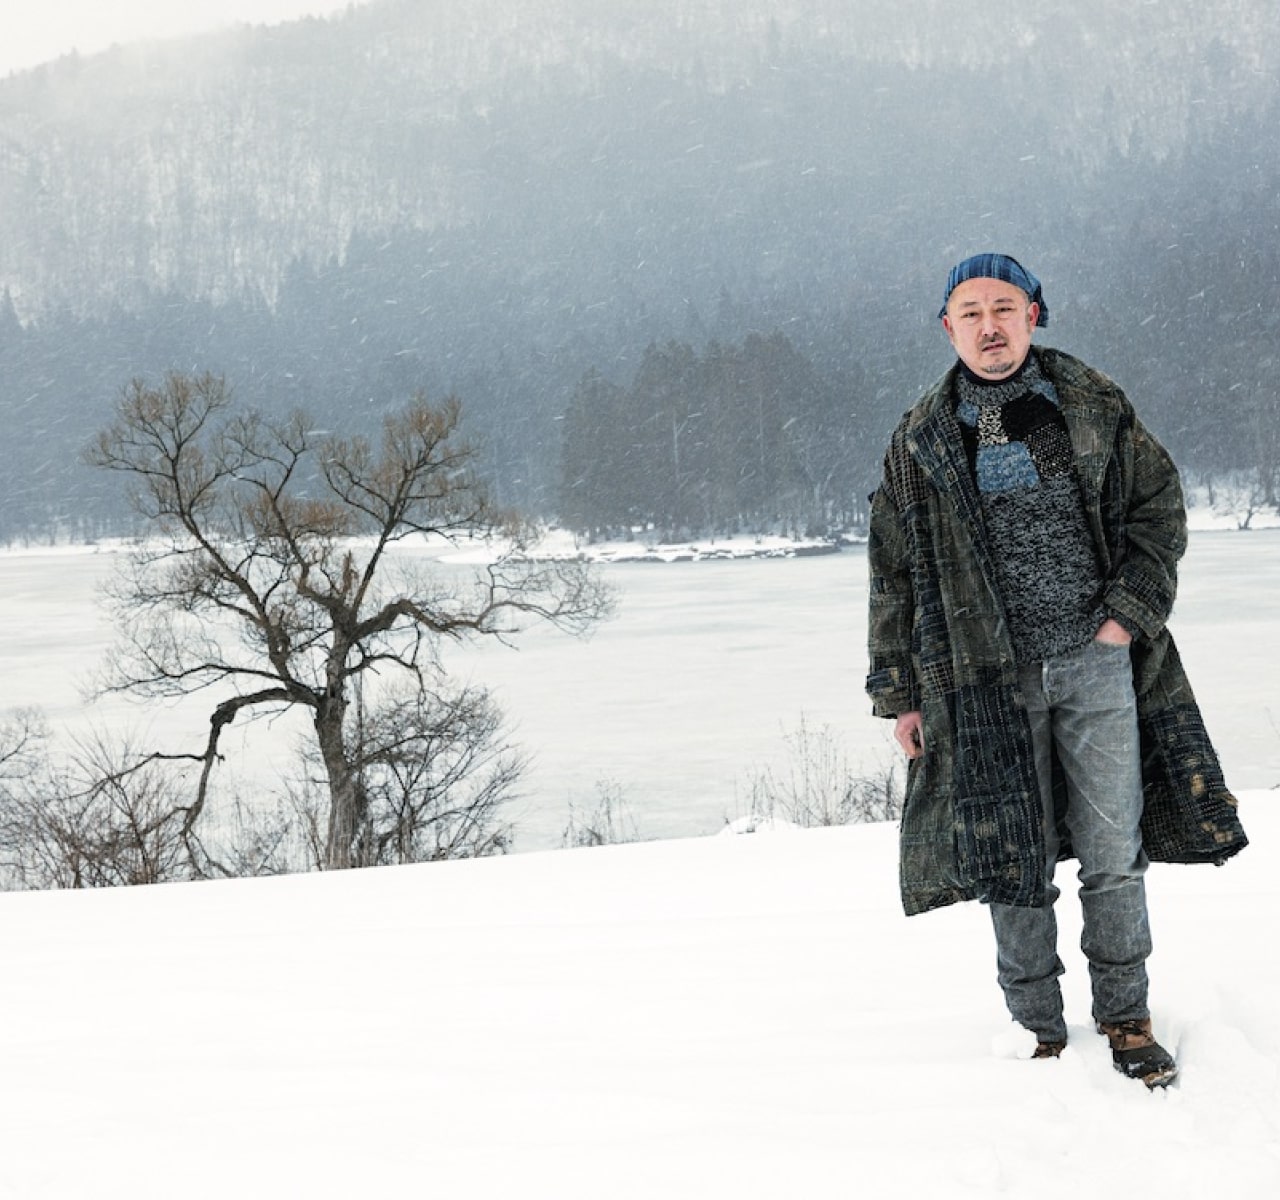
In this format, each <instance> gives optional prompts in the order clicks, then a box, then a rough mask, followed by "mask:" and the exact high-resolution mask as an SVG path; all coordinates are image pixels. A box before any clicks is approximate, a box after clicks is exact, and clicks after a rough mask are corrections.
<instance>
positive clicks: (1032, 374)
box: [956, 355, 1106, 663]
mask: <svg viewBox="0 0 1280 1200" xmlns="http://www.w3.org/2000/svg"><path fill="white" fill-rule="evenodd" d="M956 418H957V420H958V421H959V423H960V430H961V434H962V436H963V437H964V442H965V449H966V451H967V453H968V455H969V462H970V466H971V468H972V470H973V473H974V478H975V479H976V481H977V485H978V493H979V496H980V498H981V502H982V513H983V519H984V522H985V524H986V528H987V535H988V538H989V540H990V543H991V547H992V552H993V554H994V557H995V561H996V568H997V578H998V581H999V585H1000V593H1001V599H1002V600H1003V602H1004V608H1005V614H1006V616H1007V617H1008V620H1009V631H1010V634H1011V635H1012V638H1013V646H1014V651H1015V653H1016V655H1017V658H1018V661H1019V662H1021V663H1030V662H1041V661H1043V660H1044V659H1046V658H1052V657H1054V656H1055V655H1060V654H1066V653H1068V652H1069V651H1071V650H1076V649H1078V648H1079V647H1081V646H1084V645H1087V644H1088V643H1089V642H1090V641H1091V640H1092V639H1093V637H1094V635H1095V634H1096V633H1097V630H1098V627H1099V626H1100V625H1101V624H1102V622H1103V620H1104V619H1105V617H1106V614H1105V612H1104V611H1103V608H1102V605H1101V603H1100V599H1099V597H1100V596H1101V592H1102V578H1101V574H1100V571H1099V567H1098V561H1097V555H1096V553H1095V551H1094V548H1093V539H1092V537H1091V536H1090V533H1089V527H1088V524H1087V521H1086V518H1085V510H1084V503H1083V500H1082V498H1081V495H1080V486H1079V483H1078V482H1077V480H1076V476H1075V471H1074V469H1073V467H1072V461H1073V460H1072V451H1071V439H1070V436H1069V434H1068V432H1067V426H1066V422H1065V421H1064V419H1063V417H1062V412H1061V409H1060V406H1059V403H1058V397H1057V393H1056V392H1055V391H1054V387H1053V384H1052V383H1051V382H1050V381H1049V380H1048V379H1047V378H1045V376H1044V375H1043V374H1042V372H1041V371H1040V368H1039V366H1038V364H1037V363H1036V360H1035V357H1034V356H1031V355H1029V356H1028V357H1027V361H1026V362H1025V363H1024V364H1023V365H1022V367H1021V368H1020V369H1019V370H1018V371H1017V373H1016V374H1014V375H1012V376H1010V377H1009V378H1008V379H1004V380H1000V381H998V382H994V383H993V382H991V381H989V380H984V379H982V378H980V377H979V376H977V375H974V374H973V373H972V372H970V371H968V370H967V369H962V370H961V371H960V373H959V375H958V376H957V379H956Z"/></svg>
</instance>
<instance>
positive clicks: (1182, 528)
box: [1102, 417, 1187, 638]
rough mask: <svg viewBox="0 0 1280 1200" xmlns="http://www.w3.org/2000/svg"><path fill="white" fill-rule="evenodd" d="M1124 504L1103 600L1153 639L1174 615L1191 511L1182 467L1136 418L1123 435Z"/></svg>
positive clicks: (1120, 458) (1120, 457)
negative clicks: (1186, 499) (1184, 494)
mask: <svg viewBox="0 0 1280 1200" xmlns="http://www.w3.org/2000/svg"><path fill="white" fill-rule="evenodd" d="M1120 443H1121V446H1120V453H1119V455H1118V463H1119V467H1120V472H1121V477H1122V480H1124V484H1123V485H1122V495H1123V501H1122V504H1121V505H1120V506H1119V507H1121V508H1122V510H1123V511H1122V512H1121V513H1120V514H1119V516H1120V528H1119V538H1118V543H1117V547H1116V550H1117V553H1116V557H1115V561H1114V563H1113V567H1112V571H1111V573H1110V577H1109V579H1108V580H1107V584H1106V587H1105V589H1104V591H1103V597H1102V602H1103V606H1104V607H1105V608H1106V610H1107V612H1108V613H1110V614H1111V615H1113V616H1115V617H1116V618H1117V619H1118V620H1119V621H1120V622H1121V624H1123V625H1126V626H1128V627H1129V628H1130V629H1134V628H1136V629H1137V630H1138V631H1139V632H1141V633H1142V634H1144V635H1145V636H1146V637H1148V638H1155V637H1158V636H1159V635H1160V633H1161V631H1162V630H1163V629H1164V626H1165V622H1166V621H1167V620H1168V619H1169V614H1170V613H1171V612H1172V611H1173V602H1174V598H1175V596H1176V595H1177V590H1178V561H1179V559H1181V557H1182V555H1183V552H1184V551H1185V550H1186V548H1187V512H1186V505H1185V503H1184V501H1183V496H1182V484H1181V481H1180V480H1179V478H1178V469H1177V467H1175V466H1174V464H1173V460H1172V459H1171V458H1170V457H1169V454H1168V452H1167V451H1166V450H1165V448H1164V447H1163V446H1162V445H1161V444H1160V443H1159V441H1157V440H1156V438H1155V437H1154V436H1152V434H1151V433H1150V432H1149V431H1148V430H1147V429H1146V428H1144V426H1143V425H1142V422H1141V421H1139V420H1138V419H1137V418H1136V417H1133V418H1132V425H1131V427H1130V429H1129V430H1128V431H1127V436H1126V433H1125V431H1123V430H1122V432H1121V435H1120Z"/></svg>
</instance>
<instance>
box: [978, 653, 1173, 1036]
mask: <svg viewBox="0 0 1280 1200" xmlns="http://www.w3.org/2000/svg"><path fill="white" fill-rule="evenodd" d="M1019 684H1020V686H1021V688H1022V693H1023V698H1024V699H1025V701H1026V704H1027V711H1028V714H1029V716H1030V718H1031V730H1032V742H1033V746H1034V751H1035V759H1036V772H1037V775H1038V776H1039V780H1040V794H1041V799H1042V801H1043V804H1044V822H1045V841H1046V854H1047V858H1048V872H1047V875H1046V878H1047V879H1048V886H1047V888H1046V892H1045V906H1044V907H1043V908H1015V907H1012V906H1009V905H1003V904H992V905H991V906H990V907H991V918H992V922H993V924H994V926H995V933H996V949H997V978H998V979H999V981H1000V986H1001V988H1002V989H1003V990H1004V995H1005V1002H1006V1003H1007V1004H1008V1006H1009V1012H1010V1013H1011V1014H1012V1016H1013V1019H1014V1020H1015V1021H1017V1022H1018V1023H1019V1024H1021V1025H1024V1026H1026V1027H1027V1028H1028V1029H1030V1030H1031V1031H1032V1032H1034V1033H1035V1034H1036V1035H1037V1036H1038V1037H1039V1038H1040V1040H1041V1041H1065V1040H1066V1036H1067V1026H1066V1022H1065V1020H1064V1018H1063V1012H1062V991H1061V988H1060V987H1059V984H1058V977H1059V976H1060V975H1061V974H1062V972H1063V966H1062V960H1061V959H1060V958H1059V956H1058V947H1057V941H1058V927H1057V920H1056V918H1055V916H1054V909H1053V904H1054V901H1055V900H1057V898H1058V895H1059V891H1058V888H1057V887H1056V886H1055V885H1054V883H1053V871H1054V864H1055V862H1056V860H1057V856H1058V846H1059V843H1058V837H1057V833H1056V821H1055V819H1054V813H1053V789H1052V774H1053V772H1052V762H1053V756H1054V754H1055V753H1056V755H1057V758H1058V760H1059V762H1060V763H1061V766H1062V769H1063V772H1064V774H1065V777H1066V783H1067V811H1066V826H1067V829H1068V830H1069V831H1070V836H1071V846H1072V850H1073V851H1074V853H1075V855H1076V857H1077V858H1078V859H1079V861H1080V871H1079V880H1080V904H1081V910H1082V915H1083V919H1084V932H1083V935H1082V937H1081V942H1080V948H1081V949H1082V950H1083V951H1084V955H1085V958H1086V959H1087V960H1088V963H1089V975H1090V981H1091V983H1092V987H1093V1017H1094V1020H1095V1021H1122V1020H1128V1019H1130V1018H1136V1017H1145V1016H1147V1015H1148V1010H1147V969H1146V960H1147V957H1148V956H1149V955H1150V953H1151V932H1150V926H1149V925H1148V922H1147V902H1146V889H1145V885H1144V882H1143V874H1144V872H1145V871H1146V868H1147V857H1146V854H1145V853H1144V852H1143V849H1142V834H1141V831H1140V829H1139V820H1140V818H1141V816H1142V767H1141V756H1140V751H1139V745H1138V719H1137V709H1136V705H1135V701H1134V694H1133V672H1132V667H1131V664H1130V658H1129V650H1128V647H1127V646H1113V645H1108V644H1106V643H1102V642H1092V643H1090V644H1089V645H1087V646H1084V647H1082V648H1081V649H1079V650H1074V651H1072V652H1070V653H1068V654H1063V655H1060V656H1058V657H1056V658H1050V659H1046V660H1045V661H1044V662H1040V663H1032V664H1030V665H1028V666H1024V667H1022V668H1021V669H1020V673H1019Z"/></svg>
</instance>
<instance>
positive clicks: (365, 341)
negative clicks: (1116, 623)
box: [0, 0, 1280, 536]
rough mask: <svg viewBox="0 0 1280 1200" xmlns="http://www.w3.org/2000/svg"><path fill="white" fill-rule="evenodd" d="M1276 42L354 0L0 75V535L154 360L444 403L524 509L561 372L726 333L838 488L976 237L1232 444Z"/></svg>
mask: <svg viewBox="0 0 1280 1200" xmlns="http://www.w3.org/2000/svg"><path fill="white" fill-rule="evenodd" d="M1064 8H1065V9H1066V11H1063V10H1064ZM1278 59H1280V9H1278V8H1277V6H1276V5H1275V4H1274V3H1273V2H1272V0H1217V2H1214V3H1208V4H1206V3H1193V2H1191V0H1161V2H1158V3H1135V4H1130V5H1120V6H1118V5H1114V4H1112V3H1110V0H1081V2H1078V3H1074V4H1072V5H1070V6H1069V7H1067V6H1062V5H1056V4H1051V3H1048V2H1039V3H1027V4H1022V5H1018V6H1008V5H998V4H989V3H983V2H977V3H972V4H967V5H959V4H955V3H952V2H949V0H915V2H911V3H906V2H903V0H855V2H851V0H780V2H766V0H605V2H591V0H538V2H537V3H529V2H521V0H438V2H433V3H420V2H416V0H381V2H374V3H370V4H367V5H365V6H362V7H359V8H353V9H350V10H348V11H347V12H346V14H344V15H343V16H341V17H338V18H335V19H332V20H315V19H313V20H307V21H302V22H297V23H294V24H290V25H286V26H281V27H277V28H272V29H257V30H249V29H246V30H241V31H239V32H234V33H226V34H218V35H211V36H208V37H203V38H199V39H191V40H188V41H183V42H174V43H163V44H158V45H149V46H146V47H141V48H132V49H131V48H122V49H116V50H113V51H111V52H108V53H106V54H102V55H98V56H94V57H91V58H83V59H80V58H69V59H63V60H59V61H58V62H56V63H54V64H50V65H49V66H46V67H42V68H40V69H38V70H35V71H31V72H27V73H24V74H21V75H16V76H13V77H12V78H10V79H8V80H5V81H0V421H2V422H3V426H4V428H6V430H8V431H9V432H10V435H11V437H13V438H14V439H16V441H17V443H18V444H20V445H22V446H23V447H24V451H25V454H24V458H23V463H22V464H19V465H18V467H17V468H16V469H15V470H14V471H12V472H11V473H10V477H9V478H8V480H6V481H4V482H3V483H0V489H3V490H0V525H3V528H0V534H4V535H9V536H12V535H13V534H14V533H16V532H23V531H29V530H31V529H48V528H52V527H55V526H56V527H62V528H64V529H70V530H71V531H72V532H75V531H76V530H79V531H81V532H92V529H89V528H88V527H86V525H85V522H84V514H85V512H86V508H88V509H89V510H90V511H91V512H92V513H93V514H94V516H95V518H99V517H100V518H103V519H105V514H107V513H109V512H110V511H112V506H111V499H110V495H109V492H107V491H104V490H103V489H106V488H107V487H108V485H109V483H110V481H104V480H96V479H92V478H91V477H89V476H88V474H87V471H86V469H85V468H83V467H81V466H80V465H79V464H78V462H77V461H76V458H75V454H76V450H77V448H78V446H79V445H80V444H82V443H83V441H84V440H85V439H86V438H87V437H88V436H89V435H90V434H91V433H92V432H93V430H94V429H96V428H97V427H99V426H100V425H101V424H103V423H104V422H105V420H106V419H107V416H108V413H109V409H110V405H111V403H112V401H113V400H114V398H115V396H116V395H117V394H118V392H119V389H120V387H121V386H122V385H123V384H124V383H125V382H127V381H128V380H129V379H130V378H131V377H134V376H137V375H154V374H156V373H158V372H161V371H163V370H166V369H170V368H180V369H211V370H214V371H217V372H221V373H225V374H226V375H227V377H228V379H230V380H231V381H232V382H233V384H234V385H235V386H236V388H237V390H238V392H239V394H240V396H241V397H242V398H243V399H245V400H246V401H248V402H251V403H254V404H257V405H261V406H264V407H270V408H280V409H284V408H288V407H292V406H294V405H296V404H299V403H305V404H306V405H307V406H308V407H309V408H311V409H313V410H314V411H316V412H317V414H318V415H320V416H325V414H331V415H333V416H334V417H343V418H345V419H348V420H355V419H356V418H355V417H353V416H352V414H353V413H354V412H356V411H357V410H358V411H359V412H361V413H364V412H369V413H380V412H382V411H384V410H385V409H386V408H388V407H390V406H393V405H395V404H397V403H399V402H401V401H403V400H404V399H406V398H407V396H408V395H409V394H411V393H412V392H413V391H414V390H415V389H417V388H419V387H423V388H426V389H428V391H429V392H431V393H442V392H444V391H448V390H454V391H457V392H458V394H459V395H460V396H461V398H462V400H463V403H464V406H465V408H466V411H467V413H468V422H469V424H470V425H471V427H472V428H473V430H474V431H475V432H476V433H477V434H479V435H480V436H481V437H482V438H483V439H484V440H485V442H486V444H487V445H488V447H489V456H490V461H491V464H492V468H493V471H494V474H495V477H496V479H497V482H498V485H499V487H500V489H501V490H502V491H503V493H504V495H506V496H508V497H509V498H510V499H512V500H514V501H517V502H519V503H521V504H523V505H525V506H526V507H529V508H531V509H533V510H535V511H537V512H540V513H542V514H544V515H547V516H555V515H556V510H557V508H558V507H560V506H561V504H560V497H562V495H563V489H564V488H565V487H566V486H569V484H568V483H566V480H565V479H564V478H563V470H562V461H561V456H562V447H563V442H564V430H563V426H564V424H565V421H564V418H565V414H566V412H569V411H570V410H572V411H574V412H576V413H578V414H579V416H578V418H577V419H579V420H581V419H583V416H582V414H583V413H584V411H585V409H584V405H583V404H582V403H581V400H582V391H581V381H582V380H583V379H584V377H585V376H586V374H587V373H588V372H592V371H595V372H599V373H600V374H601V375H602V376H603V377H605V378H606V379H607V380H609V381H610V382H611V383H612V384H614V385H617V386H620V387H623V388H626V387H629V386H631V384H632V382H633V380H634V379H635V378H636V374H637V372H638V370H639V369H640V367H641V365H642V363H643V362H644V361H645V360H646V347H649V346H651V345H663V344H665V343H668V342H670V341H672V340H676V341H678V342H680V343H687V344H688V345H689V346H690V347H692V348H693V349H694V350H695V352H697V353H702V352H703V351H705V350H706V348H707V347H708V346H709V345H711V344H712V343H713V342H716V343H728V344H735V345H736V344H738V343H741V342H743V339H745V338H747V337H748V336H749V335H751V334H760V335H763V336H765V337H771V336H772V335H774V334H778V333H781V334H784V335H785V337H786V339H787V340H788V342H789V344H790V346H791V347H794V349H795V350H796V351H797V352H798V354H799V355H801V356H803V358H804V360H805V367H806V373H805V378H806V379H809V378H810V374H809V373H808V370H809V368H812V370H813V371H814V372H816V373H817V375H818V376H820V377H821V379H822V380H824V381H825V385H824V386H825V389H826V390H825V391H824V392H823V395H822V397H821V399H815V400H813V401H812V403H809V402H806V405H807V407H806V408H805V412H806V414H808V415H806V417H805V422H806V423H807V428H806V429H805V430H802V431H801V434H800V435H799V436H801V437H802V438H807V439H808V441H809V442H810V443H813V442H815V441H816V442H822V441H825V440H829V435H830V433H831V431H832V430H833V429H835V428H837V427H838V428H839V429H840V431H841V435H842V437H844V438H845V442H846V450H845V454H846V457H847V458H848V459H849V460H850V463H851V469H850V474H849V477H848V479H847V480H844V481H842V482H841V486H846V485H847V488H848V490H850V491H851V492H857V491H859V490H860V489H862V488H863V487H864V486H865V484H866V481H867V478H868V477H873V475H874V464H875V459H876V457H877V455H878V451H879V445H878V444H879V443H880V442H881V441H882V439H883V436H884V434H885V432H886V430H887V428H888V425H889V423H890V422H891V420H892V418H893V416H894V415H895V414H896V413H897V412H899V411H900V410H901V409H903V408H905V407H906V406H907V404H909V403H910V401H911V399H912V398H913V396H914V394H915V392H916V391H917V390H918V389H919V387H920V386H921V385H922V384H924V383H925V382H927V381H928V380H929V379H930V378H932V376H933V375H935V374H936V373H937V372H938V371H939V370H940V369H942V367H943V366H945V364H946V362H947V361H948V358H949V354H948V352H947V349H946V346H945V343H944V342H943V341H942V339H941V336H940V335H936V334H935V332H934V331H933V330H932V329H930V325H931V324H932V320H933V314H934V311H936V307H937V304H936V300H937V296H938V293H939V287H940V282H941V279H942V278H943V276H944V275H945V272H946V269H947V267H948V266H949V265H950V263H951V262H952V261H954V260H955V259H956V258H958V257H961V256H963V255H965V254H968V253H970V252H972V251H974V250H978V249H987V248H1001V249H1005V250H1008V251H1009V252H1011V253H1014V254H1017V255H1019V257H1021V258H1023V260H1024V261H1026V262H1027V264H1028V265H1030V266H1031V267H1032V268H1033V269H1034V270H1035V271H1036V272H1037V273H1038V274H1040V276H1041V277H1042V279H1043V280H1044V281H1045V286H1046V294H1047V296H1048V299H1049V303H1050V307H1051V309H1052V314H1053V323H1052V325H1051V326H1050V329H1049V330H1048V331H1047V334H1048V336H1047V337H1046V338H1045V340H1047V341H1050V342H1052V343H1053V344H1057V345H1061V346H1063V348H1065V349H1069V350H1073V351H1075V352H1078V353H1081V354H1083V355H1085V356H1086V357H1088V358H1090V360H1091V361H1094V362H1096V363H1097V365H1099V366H1101V367H1103V368H1104V369H1106V370H1107V371H1108V372H1109V373H1111V374H1112V375H1114V376H1115V377H1116V378H1117V379H1119V380H1120V382H1121V383H1122V384H1124V385H1125V386H1126V388H1127V389H1128V390H1129V391H1130V393H1131V394H1132V395H1133V397H1134V399H1135V400H1136V401H1137V402H1138V403H1139V404H1140V405H1141V406H1142V407H1143V409H1144V412H1146V413H1147V414H1148V415H1149V416H1151V418H1152V421H1153V424H1154V425H1155V426H1156V428H1157V430H1158V432H1160V433H1161V435H1162V436H1164V437H1165V438H1166V440H1168V441H1169V442H1170V443H1171V445H1172V446H1173V448H1174V449H1175V451H1177V452H1179V453H1180V455H1181V456H1182V457H1184V458H1187V459H1188V460H1189V461H1191V460H1194V461H1193V462H1192V465H1195V466H1198V467H1201V468H1204V469H1223V468H1226V467H1244V468H1250V469H1254V468H1257V467H1259V464H1258V463H1256V462H1255V461H1254V460H1255V459H1256V458H1257V450H1258V447H1259V446H1262V445H1265V444H1266V434H1267V433H1268V431H1269V430H1273V429H1274V427H1275V426H1276V425H1277V423H1278V422H1277V417H1276V411H1275V397H1274V391H1275V389H1274V387H1272V386H1271V375H1272V371H1273V368H1274V355H1275V345H1276V335H1277V332H1278V330H1277V316H1276V310H1277V305H1276V299H1277V291H1280V249H1278V246H1280V242H1278V241H1277V234H1278V233H1280V200H1278V197H1280V155H1278V154H1277V150H1276V138H1275V135H1274V129H1275V127H1276V119H1277V117H1278V116H1280V104H1278V102H1277V82H1276V81H1277V79H1280V61H1277V60H1278ZM746 357H748V358H749V357H750V353H749V352H748V353H747V354H746ZM780 386H782V387H784V388H785V384H783V385H780ZM575 401H577V403H575ZM778 405H779V411H780V412H781V411H783V410H785V407H786V398H785V397H781V398H780V399H779V400H778ZM685 415H686V416H687V415H688V414H685ZM681 419H683V418H681ZM782 424H784V422H781V421H780V422H779V427H781V425H782ZM850 431H856V437H854V438H852V440H850ZM607 432H608V431H602V434H601V436H605V435H607ZM797 454H798V456H799V458H800V459H803V458H804V455H803V454H801V453H799V452H798V451H797ZM854 460H856V462H854ZM761 503H766V502H764V501H762V502H761ZM766 507H767V504H766ZM847 507H848V506H847V505H844V506H839V508H840V511H846V510H847ZM762 511H763V510H762ZM830 511H831V510H830V509H827V510H826V513H827V515H830Z"/></svg>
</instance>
